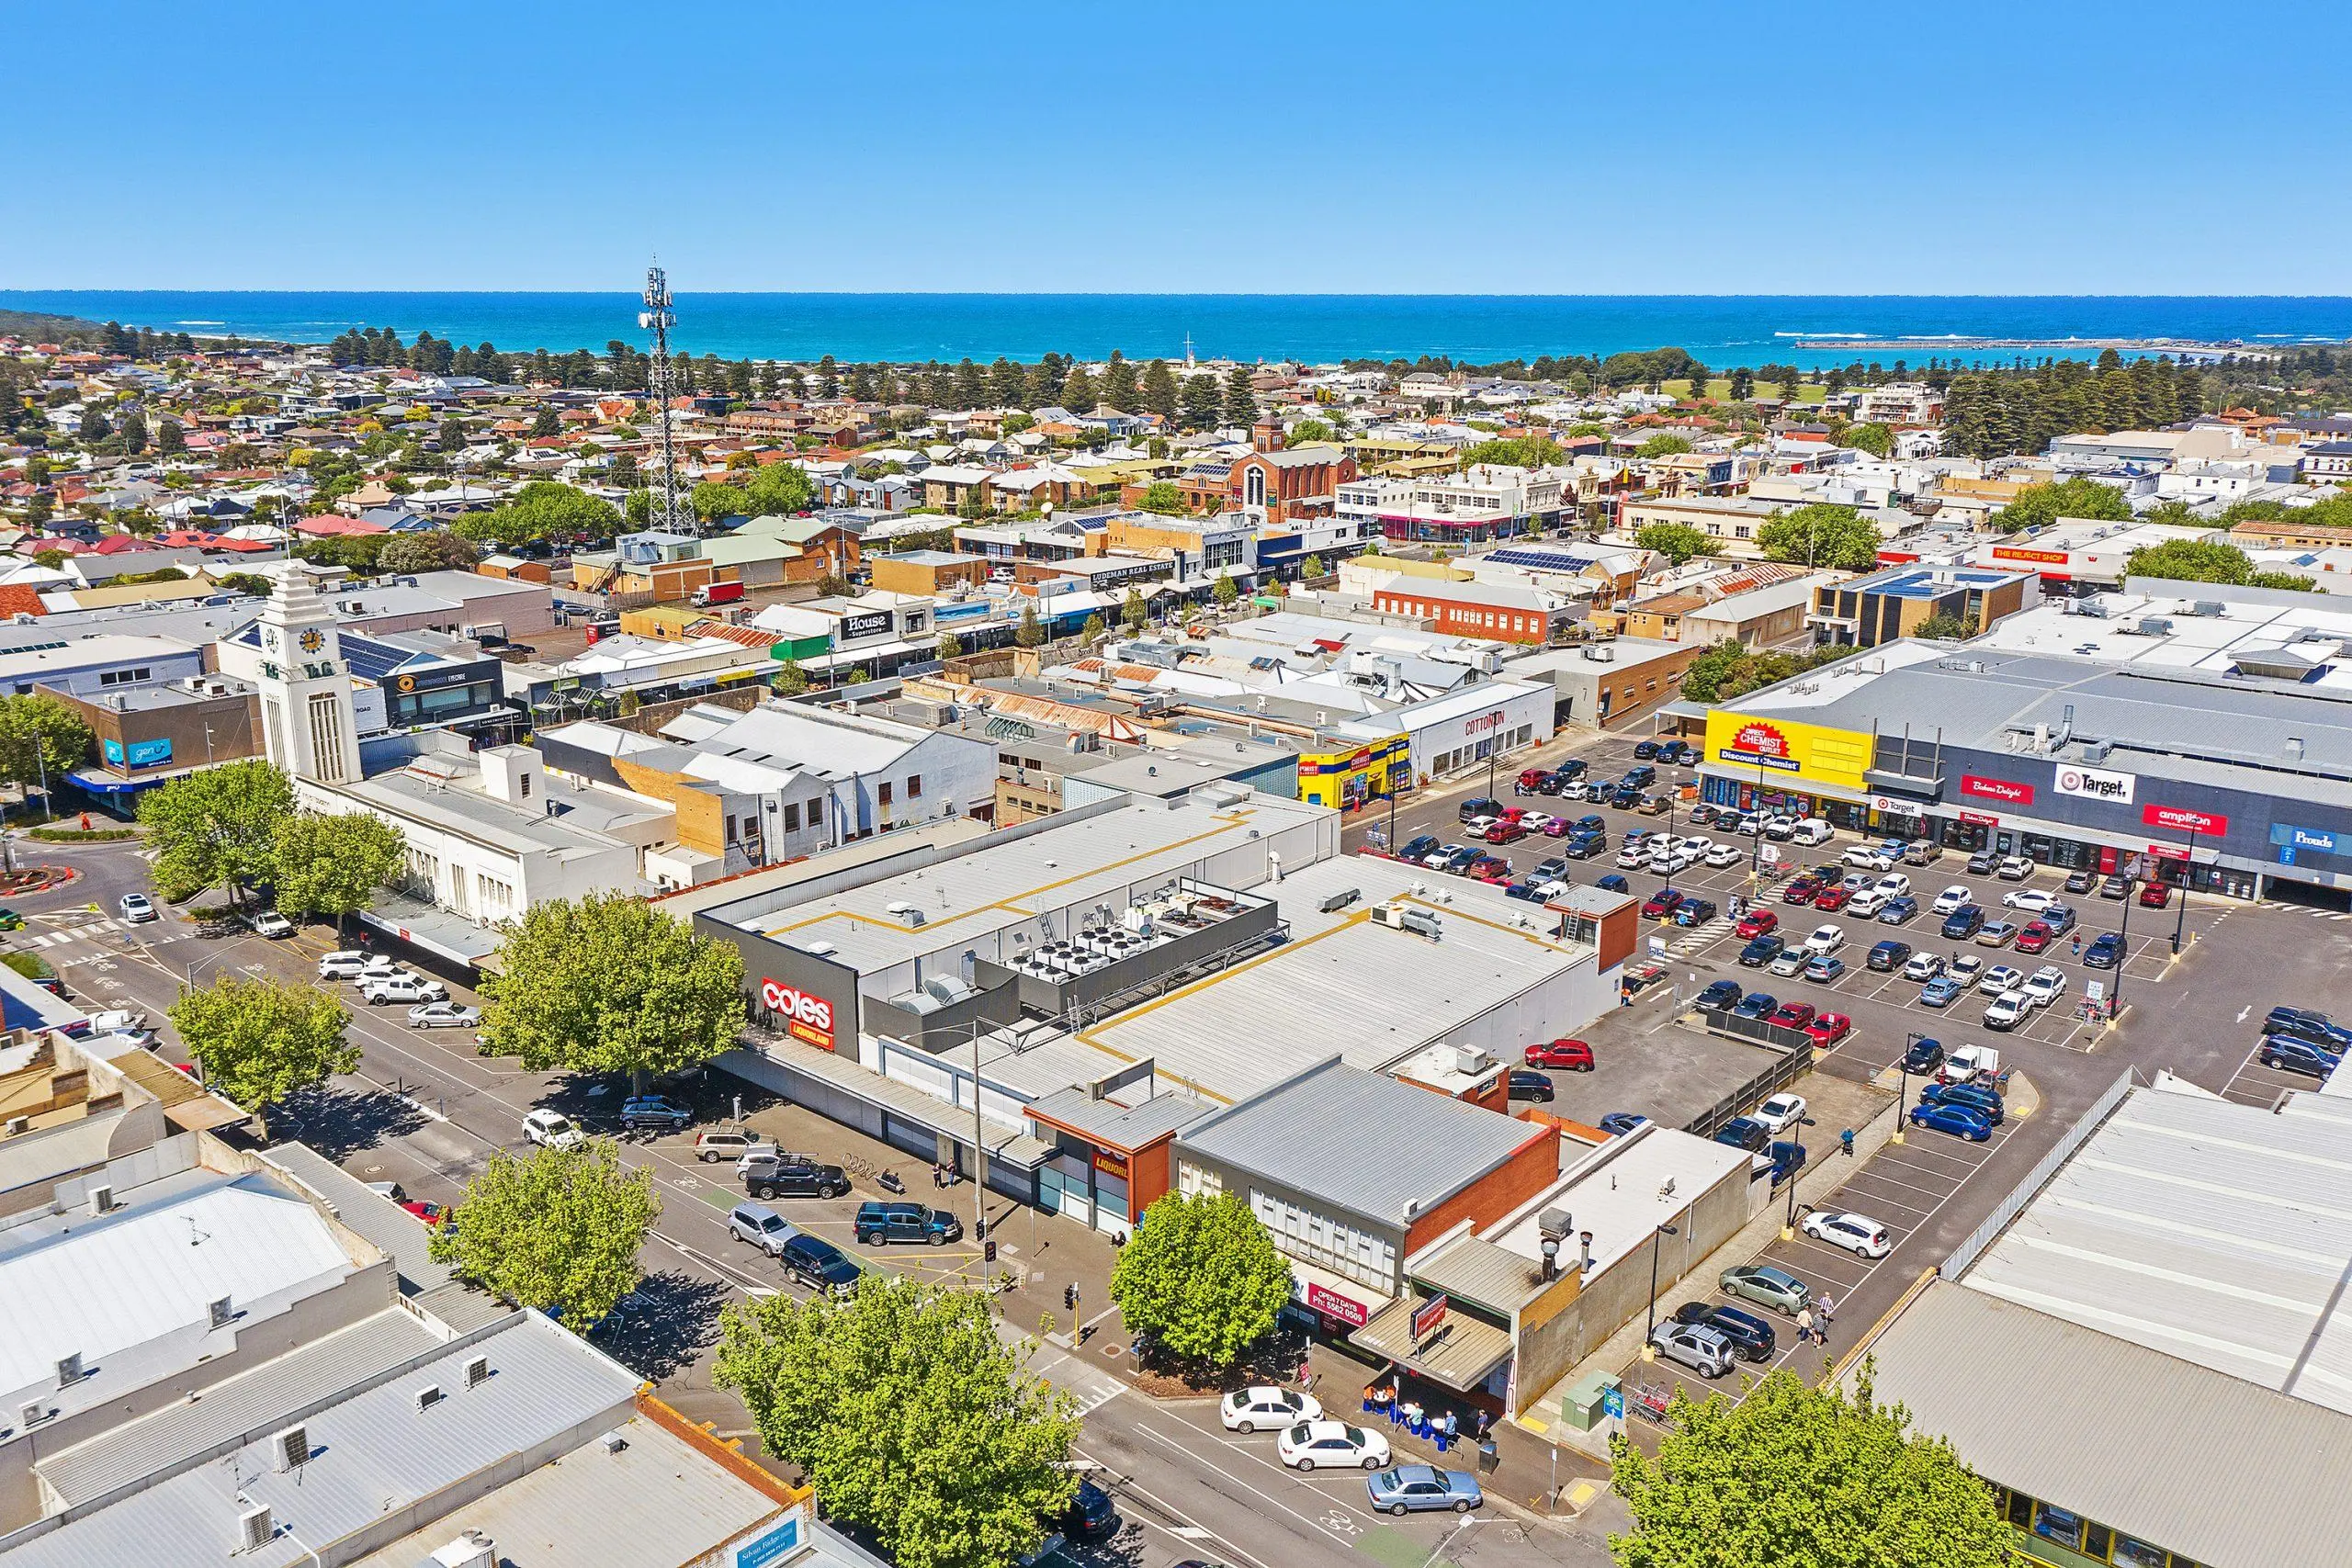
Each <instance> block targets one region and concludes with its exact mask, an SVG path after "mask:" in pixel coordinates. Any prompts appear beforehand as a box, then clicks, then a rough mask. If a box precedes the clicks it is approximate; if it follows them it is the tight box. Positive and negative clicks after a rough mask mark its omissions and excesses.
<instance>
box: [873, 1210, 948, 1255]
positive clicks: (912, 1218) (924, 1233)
mask: <svg viewBox="0 0 2352 1568" xmlns="http://www.w3.org/2000/svg"><path fill="white" fill-rule="evenodd" d="M854 1230H855V1231H856V1234H857V1239H858V1240H860V1241H862V1242H864V1243H865V1245H866V1246H868V1247H881V1246H885V1245H887V1244H888V1243H890V1242H908V1241H912V1242H923V1243H926V1244H928V1245H929V1246H932V1247H944V1246H945V1245H946V1244H947V1243H949V1242H951V1241H956V1240H960V1239H961V1238H962V1237H963V1235H964V1222H963V1221H961V1220H959V1219H957V1218H956V1216H955V1215H953V1214H950V1213H944V1212H942V1211H940V1210H938V1209H933V1208H928V1207H926V1206H925V1205H923V1204H921V1203H860V1204H859V1205H858V1206H857V1220H856V1224H855V1225H854Z"/></svg>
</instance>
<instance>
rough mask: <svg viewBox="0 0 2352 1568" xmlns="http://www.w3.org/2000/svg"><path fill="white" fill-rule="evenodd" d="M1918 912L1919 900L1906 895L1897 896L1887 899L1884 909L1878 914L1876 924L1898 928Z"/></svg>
mask: <svg viewBox="0 0 2352 1568" xmlns="http://www.w3.org/2000/svg"><path fill="white" fill-rule="evenodd" d="M1918 912H1919V900H1917V898H1914V897H1911V895H1909V894H1908V893H1903V894H1898V895H1896V896H1895V897H1892V898H1889V899H1888V900H1887V901H1886V908H1883V909H1881V910H1880V911H1879V912H1878V922H1879V924H1881V925H1883V926H1899V925H1901V924H1902V923H1903V922H1904V921H1905V920H1907V919H1910V918H1911V917H1912V916H1914V915H1916V914H1917V913H1918Z"/></svg>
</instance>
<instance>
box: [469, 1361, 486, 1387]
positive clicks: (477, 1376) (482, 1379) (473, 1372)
mask: <svg viewBox="0 0 2352 1568" xmlns="http://www.w3.org/2000/svg"><path fill="white" fill-rule="evenodd" d="M489 1381H490V1358H489V1357H488V1356H469V1357H468V1358H466V1386H467V1387H468V1388H480V1387H481V1385H482V1384H484V1383H486V1382H489Z"/></svg>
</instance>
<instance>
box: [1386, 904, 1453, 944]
mask: <svg viewBox="0 0 2352 1568" xmlns="http://www.w3.org/2000/svg"><path fill="white" fill-rule="evenodd" d="M1372 920H1373V924H1374V925H1380V926H1386V927H1388V928H1389V929H1390V930H1392V931H1411V932H1412V933H1413V934H1414V935H1415V936H1423V937H1427V938H1429V940H1430V941H1431V942H1436V941H1438V940H1439V936H1440V931H1441V927H1440V925H1439V921H1438V918H1437V916H1436V915H1434V914H1432V913H1431V912H1430V911H1429V910H1427V909H1416V908H1412V907H1411V906H1409V905H1406V904H1382V905H1379V906H1377V907H1375V908H1374V909H1373V911H1372Z"/></svg>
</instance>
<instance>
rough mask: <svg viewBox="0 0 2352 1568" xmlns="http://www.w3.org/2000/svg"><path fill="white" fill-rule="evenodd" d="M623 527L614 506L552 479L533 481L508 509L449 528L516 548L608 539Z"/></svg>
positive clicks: (474, 515) (478, 515) (517, 493)
mask: <svg viewBox="0 0 2352 1568" xmlns="http://www.w3.org/2000/svg"><path fill="white" fill-rule="evenodd" d="M620 521H621V514H620V513H618V512H617V511H616V510H614V508H613V506H612V505H611V503H610V502H603V501H599V500H597V499H596V498H595V497H594V496H593V495H589V494H587V493H586V492H585V491H577V490H574V489H572V488H571V486H570V485H567V484H558V483H556V482H555V481H554V480H552V479H534V480H533V481H532V482H530V483H529V484H526V485H525V486H524V487H523V488H522V489H520V490H518V491H515V495H514V498H513V499H512V500H510V501H509V502H507V503H506V504H505V505H503V506H501V507H497V508H495V509H493V510H492V511H489V512H476V513H468V514H467V515H465V516H463V517H460V518H458V520H457V521H456V522H454V523H452V524H450V525H449V531H450V532H451V533H453V534H456V535H457V536H458V537H460V538H466V539H476V540H481V541H485V542H487V543H490V544H494V545H501V546H504V547H509V548H512V547H514V546H516V545H522V544H528V543H531V542H532V541H534V540H538V539H549V538H570V537H572V536H583V537H586V538H590V539H608V538H610V537H612V536H613V534H614V532H615V531H616V529H618V528H619V526H620Z"/></svg>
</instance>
